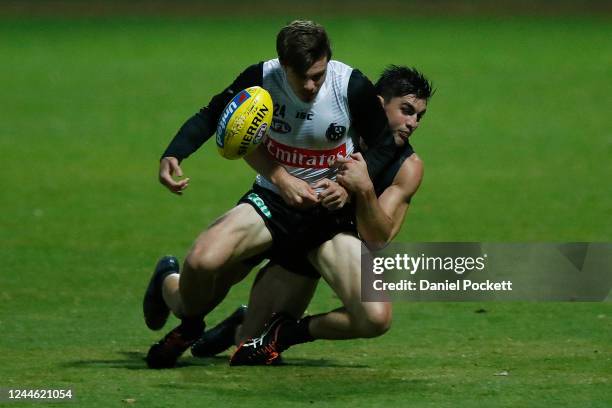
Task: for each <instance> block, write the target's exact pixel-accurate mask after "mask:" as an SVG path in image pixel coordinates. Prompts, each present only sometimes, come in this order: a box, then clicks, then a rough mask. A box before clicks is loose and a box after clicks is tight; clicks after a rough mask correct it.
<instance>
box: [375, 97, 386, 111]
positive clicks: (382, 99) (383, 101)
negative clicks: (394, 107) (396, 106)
mask: <svg viewBox="0 0 612 408" xmlns="http://www.w3.org/2000/svg"><path fill="white" fill-rule="evenodd" d="M376 96H378V100H379V101H380V104H381V105H382V107H383V108H384V107H385V98H383V97H382V96H380V95H376Z"/></svg>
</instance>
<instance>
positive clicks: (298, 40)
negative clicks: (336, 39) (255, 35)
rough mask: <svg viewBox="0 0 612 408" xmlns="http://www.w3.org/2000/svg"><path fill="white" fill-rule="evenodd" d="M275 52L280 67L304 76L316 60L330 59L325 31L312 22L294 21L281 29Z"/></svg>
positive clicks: (329, 49) (329, 48)
mask: <svg viewBox="0 0 612 408" xmlns="http://www.w3.org/2000/svg"><path fill="white" fill-rule="evenodd" d="M276 52H277V53H278V59H279V61H280V63H281V64H282V65H287V66H290V67H291V68H292V69H293V70H294V71H296V73H298V74H301V75H303V74H305V73H306V71H308V69H309V68H310V67H311V66H312V64H314V63H315V62H316V61H317V60H319V59H321V58H322V57H324V56H326V57H327V59H328V60H330V59H331V55H332V52H331V47H330V45H329V37H327V33H326V32H325V29H324V28H323V27H322V26H321V25H319V24H317V23H315V22H312V21H306V20H295V21H292V22H291V23H289V24H287V25H286V26H285V27H283V28H282V29H281V30H280V32H279V33H278V35H277V36H276Z"/></svg>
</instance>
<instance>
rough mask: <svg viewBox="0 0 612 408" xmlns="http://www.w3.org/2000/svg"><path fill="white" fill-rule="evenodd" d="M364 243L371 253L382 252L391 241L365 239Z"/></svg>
mask: <svg viewBox="0 0 612 408" xmlns="http://www.w3.org/2000/svg"><path fill="white" fill-rule="evenodd" d="M363 243H364V244H365V246H366V247H367V248H368V249H369V250H370V251H380V250H381V249H384V248H385V247H386V246H387V245H388V244H389V241H388V240H386V239H374V240H372V239H364V241H363Z"/></svg>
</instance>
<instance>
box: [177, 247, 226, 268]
mask: <svg viewBox="0 0 612 408" xmlns="http://www.w3.org/2000/svg"><path fill="white" fill-rule="evenodd" d="M185 263H186V266H187V267H188V268H190V269H192V270H195V271H198V272H199V273H206V274H209V275H215V274H216V273H217V272H218V271H219V270H220V269H221V268H222V267H223V265H224V264H225V259H224V257H223V256H221V255H220V254H219V253H218V252H217V251H214V250H212V249H210V248H204V247H202V246H195V247H194V248H193V249H192V250H191V251H190V252H189V255H187V258H186V259H185Z"/></svg>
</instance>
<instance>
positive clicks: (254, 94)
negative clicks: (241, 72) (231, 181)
mask: <svg viewBox="0 0 612 408" xmlns="http://www.w3.org/2000/svg"><path fill="white" fill-rule="evenodd" d="M271 122H272V97H271V96H270V94H269V93H268V91H266V90H265V89H263V88H261V87H259V86H252V87H250V88H247V89H244V90H242V91H240V92H238V93H237V94H236V96H234V98H232V100H231V101H230V102H229V103H228V104H227V106H226V107H225V109H223V112H222V113H221V118H220V119H219V124H218V125H217V147H218V150H219V154H221V156H223V157H225V158H226V159H239V158H241V157H244V156H246V155H247V154H249V153H251V152H252V151H253V150H255V148H256V147H257V146H258V145H259V143H261V141H262V140H263V138H264V137H265V135H266V133H267V132H268V131H269V129H270V123H271Z"/></svg>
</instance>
